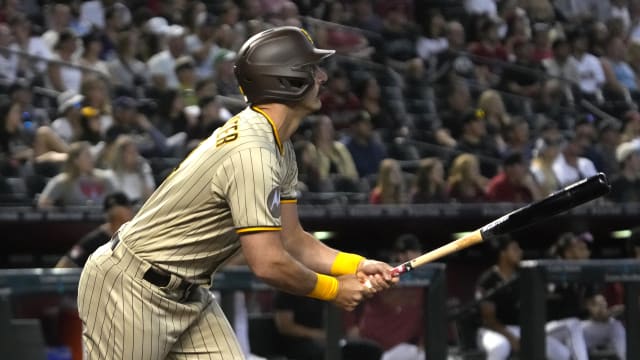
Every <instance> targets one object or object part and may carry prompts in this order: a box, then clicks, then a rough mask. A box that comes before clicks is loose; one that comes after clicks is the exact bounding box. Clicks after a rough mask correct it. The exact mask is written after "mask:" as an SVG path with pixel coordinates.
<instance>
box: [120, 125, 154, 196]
mask: <svg viewBox="0 0 640 360" xmlns="http://www.w3.org/2000/svg"><path fill="white" fill-rule="evenodd" d="M113 151H114V153H113V158H112V159H111V166H110V170H111V172H112V174H111V176H112V178H113V180H114V182H115V186H116V188H117V189H119V190H120V191H122V192H124V193H125V194H126V195H127V197H128V198H129V199H131V201H133V202H136V203H143V202H144V201H145V200H146V199H147V198H148V197H149V196H150V195H151V193H152V192H153V190H155V188H156V184H155V180H154V179H153V174H152V173H151V166H149V163H148V162H147V160H146V159H144V158H143V157H142V156H140V153H139V152H138V148H137V146H136V144H135V142H134V141H133V139H132V138H131V137H129V136H127V135H120V136H119V137H118V138H117V140H116V142H115V144H114V149H113Z"/></svg>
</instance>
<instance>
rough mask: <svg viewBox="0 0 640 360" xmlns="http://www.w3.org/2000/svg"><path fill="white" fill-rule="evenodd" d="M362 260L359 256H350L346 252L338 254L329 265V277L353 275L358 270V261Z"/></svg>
mask: <svg viewBox="0 0 640 360" xmlns="http://www.w3.org/2000/svg"><path fill="white" fill-rule="evenodd" d="M362 260H364V258H363V257H362V256H360V255H356V254H350V253H346V252H339V253H338V255H336V258H335V259H334V260H333V264H332V265H331V275H335V276H340V275H350V274H355V273H356V270H358V265H360V261H362Z"/></svg>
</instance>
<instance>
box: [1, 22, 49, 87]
mask: <svg viewBox="0 0 640 360" xmlns="http://www.w3.org/2000/svg"><path fill="white" fill-rule="evenodd" d="M9 26H10V27H11V30H12V33H13V36H14V38H15V42H14V43H12V44H11V45H10V47H9V48H10V49H11V50H13V51H22V52H25V53H27V54H28V55H33V56H35V57H36V59H29V58H27V57H25V56H19V57H18V70H17V77H22V78H25V79H27V80H30V81H31V80H33V79H34V78H36V77H37V76H39V75H41V74H43V73H44V72H45V71H46V70H47V62H46V61H47V60H50V59H51V58H52V54H51V51H50V49H49V47H48V46H47V45H46V44H45V43H44V42H43V41H42V38H41V37H40V36H37V35H34V34H32V31H31V22H30V21H29V20H28V19H27V18H26V17H25V16H24V15H23V14H22V13H18V14H17V15H16V16H13V17H12V18H11V19H9Z"/></svg>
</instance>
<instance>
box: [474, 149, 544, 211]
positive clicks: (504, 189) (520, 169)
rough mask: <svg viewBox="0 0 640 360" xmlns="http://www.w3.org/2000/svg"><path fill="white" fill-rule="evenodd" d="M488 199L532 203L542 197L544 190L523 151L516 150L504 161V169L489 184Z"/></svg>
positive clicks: (491, 200)
mask: <svg viewBox="0 0 640 360" xmlns="http://www.w3.org/2000/svg"><path fill="white" fill-rule="evenodd" d="M486 197H487V201H490V202H515V203H530V202H532V201H535V200H540V199H541V198H542V192H541V190H540V188H539V187H538V184H537V183H536V181H535V180H534V179H533V176H531V174H530V173H529V171H528V169H527V163H526V162H525V159H524V157H523V156H522V154H521V153H518V152H514V153H511V154H509V155H507V157H505V159H504V160H503V161H502V171H501V172H500V173H498V174H497V175H496V176H494V177H493V178H492V179H491V180H490V181H489V184H488V185H487V191H486Z"/></svg>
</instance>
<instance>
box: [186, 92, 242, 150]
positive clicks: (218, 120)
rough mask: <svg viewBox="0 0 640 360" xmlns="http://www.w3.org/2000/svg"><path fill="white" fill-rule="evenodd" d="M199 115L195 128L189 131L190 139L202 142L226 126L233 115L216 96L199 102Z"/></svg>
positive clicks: (205, 97)
mask: <svg viewBox="0 0 640 360" xmlns="http://www.w3.org/2000/svg"><path fill="white" fill-rule="evenodd" d="M198 109H199V114H198V117H197V120H196V123H195V124H194V126H193V127H191V128H190V129H188V130H187V135H188V136H189V137H188V139H190V140H195V141H197V142H200V141H202V140H204V139H206V138H208V137H209V136H211V134H213V132H214V130H215V129H217V128H218V127H220V126H222V125H224V123H225V122H227V120H229V119H230V118H231V117H232V115H231V113H230V112H229V110H227V109H226V108H225V107H224V106H223V105H222V104H221V103H220V99H219V98H217V97H215V96H204V97H201V98H200V100H199V101H198Z"/></svg>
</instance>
